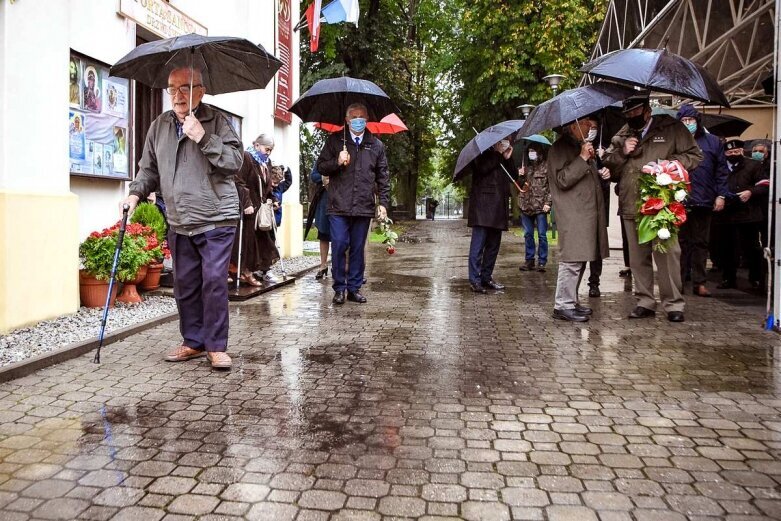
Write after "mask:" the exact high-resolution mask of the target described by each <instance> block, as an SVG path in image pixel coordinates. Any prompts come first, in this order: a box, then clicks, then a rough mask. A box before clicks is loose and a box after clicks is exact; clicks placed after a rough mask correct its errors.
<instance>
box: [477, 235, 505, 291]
mask: <svg viewBox="0 0 781 521" xmlns="http://www.w3.org/2000/svg"><path fill="white" fill-rule="evenodd" d="M501 244H502V230H499V229H497V228H486V227H485V226H473V227H472V242H471V243H470V244H469V282H472V283H473V284H482V283H487V282H490V281H491V280H492V279H493V274H494V266H496V257H497V255H499V246H500V245H501Z"/></svg>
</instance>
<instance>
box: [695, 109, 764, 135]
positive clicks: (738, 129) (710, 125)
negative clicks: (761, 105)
mask: <svg viewBox="0 0 781 521" xmlns="http://www.w3.org/2000/svg"><path fill="white" fill-rule="evenodd" d="M751 125H753V123H752V122H750V121H746V120H745V119H743V118H739V117H737V116H730V115H728V114H708V113H706V112H704V113H703V114H702V126H703V127H705V128H707V129H708V132H710V133H711V134H713V135H716V136H721V137H732V136H739V135H741V134H742V133H743V132H745V131H746V129H748V127H750V126H751Z"/></svg>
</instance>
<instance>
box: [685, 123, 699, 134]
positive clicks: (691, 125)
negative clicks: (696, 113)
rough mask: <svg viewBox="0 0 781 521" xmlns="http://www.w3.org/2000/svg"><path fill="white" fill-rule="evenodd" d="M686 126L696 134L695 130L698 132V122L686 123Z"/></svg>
mask: <svg viewBox="0 0 781 521" xmlns="http://www.w3.org/2000/svg"><path fill="white" fill-rule="evenodd" d="M686 128H688V129H689V132H691V133H692V134H694V133H695V132H697V123H686Z"/></svg>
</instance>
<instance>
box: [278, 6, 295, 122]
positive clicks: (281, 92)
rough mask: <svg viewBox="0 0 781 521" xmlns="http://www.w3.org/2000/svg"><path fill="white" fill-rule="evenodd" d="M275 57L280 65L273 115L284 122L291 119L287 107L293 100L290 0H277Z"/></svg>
mask: <svg viewBox="0 0 781 521" xmlns="http://www.w3.org/2000/svg"><path fill="white" fill-rule="evenodd" d="M277 27H278V30H277V33H278V36H277V58H279V59H280V60H282V67H280V68H279V71H278V72H277V80H276V83H277V93H276V97H275V101H274V117H275V118H276V119H278V120H280V121H284V122H285V123H290V122H292V121H293V114H291V113H290V112H289V111H288V110H287V109H288V107H290V105H291V103H292V102H293V100H291V99H290V97H291V95H292V93H293V73H292V70H293V49H292V41H293V27H292V24H291V20H290V0H279V11H278V12H277Z"/></svg>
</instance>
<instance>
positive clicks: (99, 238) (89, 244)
mask: <svg viewBox="0 0 781 521" xmlns="http://www.w3.org/2000/svg"><path fill="white" fill-rule="evenodd" d="M118 237H119V224H117V225H115V226H112V227H111V228H106V229H104V230H103V231H102V232H92V233H90V234H89V236H88V237H87V239H86V240H85V241H84V242H82V243H81V244H80V245H79V257H80V259H81V263H82V265H83V266H84V271H85V272H86V273H87V274H88V275H91V276H93V277H95V278H96V279H98V280H108V279H109V277H111V266H112V264H113V262H114V250H115V248H116V245H117V239H118ZM147 244H148V242H147V238H146V237H145V236H143V235H141V234H132V233H126V234H125V237H124V239H123V240H122V251H121V252H120V255H119V263H118V265H117V280H119V281H122V282H127V281H129V280H133V279H134V278H135V277H136V274H137V273H138V270H139V268H141V266H144V265H145V264H148V263H149V262H150V261H151V260H152V259H153V254H152V253H151V252H150V251H148V250H147Z"/></svg>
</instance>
